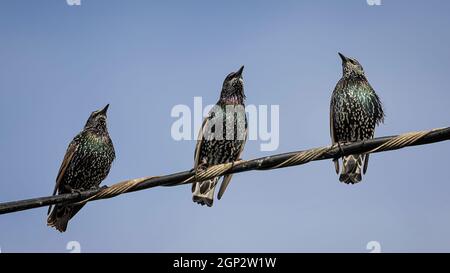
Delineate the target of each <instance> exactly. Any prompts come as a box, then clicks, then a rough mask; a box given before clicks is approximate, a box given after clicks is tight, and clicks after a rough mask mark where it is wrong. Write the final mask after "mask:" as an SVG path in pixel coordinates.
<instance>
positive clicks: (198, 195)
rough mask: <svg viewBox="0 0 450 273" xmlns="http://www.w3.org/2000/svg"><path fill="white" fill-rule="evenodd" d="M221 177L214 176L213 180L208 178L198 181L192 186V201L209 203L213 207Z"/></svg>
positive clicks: (202, 203)
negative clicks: (215, 192)
mask: <svg viewBox="0 0 450 273" xmlns="http://www.w3.org/2000/svg"><path fill="white" fill-rule="evenodd" d="M217 181H219V178H218V177H216V178H213V179H211V180H206V181H202V182H196V183H194V185H193V186H192V191H193V195H192V201H194V202H195V203H198V204H200V205H202V206H203V205H207V206H208V207H211V206H212V205H213V201H214V190H215V188H216V185H217Z"/></svg>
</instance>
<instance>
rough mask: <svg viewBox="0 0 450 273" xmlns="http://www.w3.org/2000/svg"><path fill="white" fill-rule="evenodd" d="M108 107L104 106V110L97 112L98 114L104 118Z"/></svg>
mask: <svg viewBox="0 0 450 273" xmlns="http://www.w3.org/2000/svg"><path fill="white" fill-rule="evenodd" d="M108 107H109V104H107V105H106V106H105V108H103V109H102V110H101V111H100V112H99V114H102V115H105V116H106V112H107V111H108Z"/></svg>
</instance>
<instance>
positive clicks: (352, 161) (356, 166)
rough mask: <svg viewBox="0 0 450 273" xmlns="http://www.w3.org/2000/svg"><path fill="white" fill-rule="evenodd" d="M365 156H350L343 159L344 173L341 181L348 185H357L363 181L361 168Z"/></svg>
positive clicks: (340, 178)
mask: <svg viewBox="0 0 450 273" xmlns="http://www.w3.org/2000/svg"><path fill="white" fill-rule="evenodd" d="M363 158H364V155H349V156H344V158H343V159H342V173H341V175H340V177H339V181H341V182H344V183H346V184H356V183H358V182H360V181H361V179H362V174H361V168H362V165H363V161H364V160H363Z"/></svg>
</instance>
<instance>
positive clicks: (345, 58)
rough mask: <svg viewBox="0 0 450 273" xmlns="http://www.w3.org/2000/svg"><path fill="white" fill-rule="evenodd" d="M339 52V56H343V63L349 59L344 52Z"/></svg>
mask: <svg viewBox="0 0 450 273" xmlns="http://www.w3.org/2000/svg"><path fill="white" fill-rule="evenodd" d="M338 54H339V57H341V60H342V62H343V63H346V62H347V61H348V58H347V57H345V55H344V54H342V53H341V52H338Z"/></svg>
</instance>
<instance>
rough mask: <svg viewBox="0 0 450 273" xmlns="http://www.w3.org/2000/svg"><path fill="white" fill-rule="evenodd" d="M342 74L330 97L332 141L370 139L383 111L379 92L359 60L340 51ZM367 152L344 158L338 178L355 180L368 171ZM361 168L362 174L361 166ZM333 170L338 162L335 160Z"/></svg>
mask: <svg viewBox="0 0 450 273" xmlns="http://www.w3.org/2000/svg"><path fill="white" fill-rule="evenodd" d="M340 56H341V58H342V65H343V76H342V78H341V79H340V80H339V82H338V83H337V85H336V87H335V89H334V91H333V94H332V96H331V105H330V131H331V138H332V142H333V143H346V142H354V141H360V140H364V139H370V138H373V136H374V134H375V127H376V126H377V125H378V124H379V123H380V122H382V121H383V119H384V112H383V107H382V104H381V101H380V99H379V97H378V95H377V94H376V93H375V91H374V90H373V88H372V86H371V85H370V84H369V82H368V81H367V78H366V76H365V75H364V70H363V68H362V66H361V65H360V64H359V62H358V61H356V60H355V59H351V58H348V57H345V56H344V55H342V54H340ZM368 161H369V156H368V155H350V156H346V157H344V158H343V169H342V173H341V176H340V177H339V180H340V181H341V182H345V183H352V184H353V183H357V182H359V181H361V179H362V173H365V172H366V170H367V166H368ZM363 162H364V168H363V171H362V173H361V168H362V167H363ZM335 166H336V172H338V173H339V163H338V161H337V160H335Z"/></svg>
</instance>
